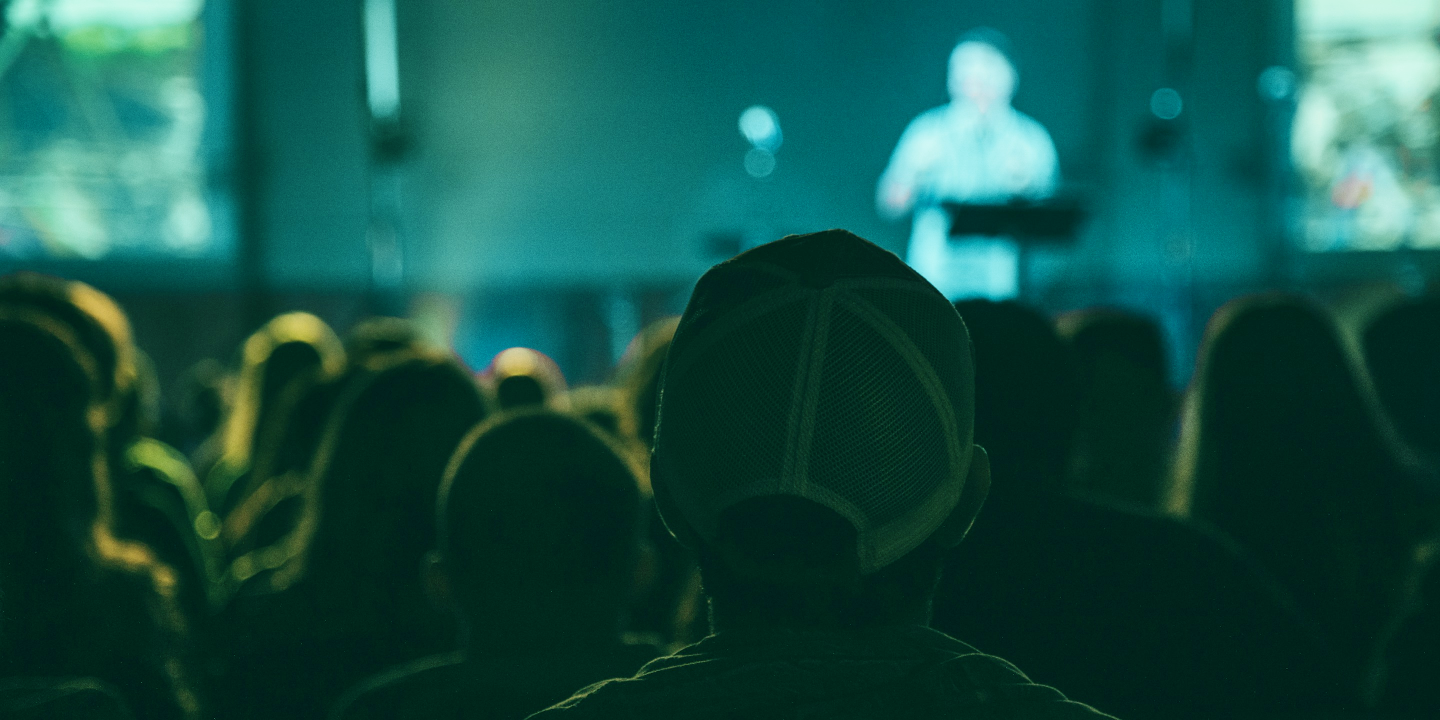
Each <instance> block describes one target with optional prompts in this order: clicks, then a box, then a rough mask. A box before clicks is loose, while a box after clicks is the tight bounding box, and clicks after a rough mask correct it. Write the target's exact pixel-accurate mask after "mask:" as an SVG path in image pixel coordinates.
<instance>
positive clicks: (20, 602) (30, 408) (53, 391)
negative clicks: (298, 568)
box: [0, 306, 195, 715]
mask: <svg viewBox="0 0 1440 720" xmlns="http://www.w3.org/2000/svg"><path fill="white" fill-rule="evenodd" d="M0 348H4V351H3V352H0V596H3V597H4V603H5V607H4V612H3V613H0V666H3V668H4V670H5V672H7V673H10V674H20V675H26V674H62V675H107V674H110V676H111V677H115V676H117V675H118V676H119V677H124V678H131V679H135V680H137V682H144V683H148V684H146V685H145V686H143V687H142V686H138V685H136V684H131V685H129V686H126V687H124V688H122V690H124V691H126V693H127V695H128V697H129V699H130V700H131V702H132V703H134V704H136V705H138V706H139V707H137V710H139V711H141V712H144V713H146V714H147V715H149V714H151V713H155V712H162V711H168V712H174V711H175V709H176V708H177V707H178V708H183V709H184V710H186V711H188V712H194V711H195V699H194V696H193V694H191V693H190V690H189V688H188V687H187V686H184V685H183V682H182V680H181V676H182V674H183V669H182V665H181V664H180V663H179V662H178V660H177V659H176V658H175V656H174V655H172V654H171V653H172V652H173V650H174V648H173V647H172V646H171V645H170V643H172V642H173V641H174V640H175V638H176V637H177V636H178V634H179V633H180V632H181V631H182V630H183V624H182V620H181V618H180V616H179V614H178V611H177V609H176V607H175V605H174V592H175V582H176V580H175V574H174V571H173V570H171V569H170V568H168V567H166V566H164V565H163V564H161V563H159V562H157V561H156V560H155V558H154V554H153V553H152V552H151V551H150V549H149V548H147V547H145V546H143V545H139V544H135V543H131V542H127V541H123V540H118V539H116V538H115V536H114V535H113V534H112V532H111V527H112V510H111V489H110V481H109V463H108V461H107V455H106V441H105V432H106V423H107V420H108V416H107V411H106V408H105V407H104V406H103V405H102V404H101V403H100V402H98V400H97V398H98V397H100V396H101V388H102V387H105V384H104V383H103V382H102V381H101V377H102V373H101V372H100V370H99V364H98V363H97V362H95V360H94V359H93V358H91V357H90V356H89V354H88V353H87V352H86V350H85V349H84V347H83V346H82V343H81V342H80V339H79V336H78V335H77V334H76V333H75V332H73V330H72V329H71V328H70V327H69V326H68V325H67V324H66V323H64V322H61V321H58V320H56V319H55V318H53V317H51V316H49V315H47V314H44V313H41V312H38V311H36V310H35V309H34V308H31V307H15V306H0ZM111 673H114V674H111Z"/></svg>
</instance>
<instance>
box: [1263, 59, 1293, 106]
mask: <svg viewBox="0 0 1440 720" xmlns="http://www.w3.org/2000/svg"><path fill="white" fill-rule="evenodd" d="M1295 85H1296V80H1295V72H1294V71H1292V70H1291V69H1290V68H1287V67H1285V66H1283V65H1271V66H1270V67H1268V68H1265V70H1264V72H1261V73H1260V79H1259V81H1258V82H1257V87H1258V88H1259V90H1260V97H1263V98H1265V99H1266V100H1272V101H1276V102H1279V101H1281V100H1289V99H1290V97H1291V96H1292V95H1294V94H1295Z"/></svg>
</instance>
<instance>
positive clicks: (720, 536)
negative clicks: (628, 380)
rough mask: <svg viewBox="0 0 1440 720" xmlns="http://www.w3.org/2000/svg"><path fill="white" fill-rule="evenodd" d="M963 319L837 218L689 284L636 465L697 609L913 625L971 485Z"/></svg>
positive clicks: (974, 485)
mask: <svg viewBox="0 0 1440 720" xmlns="http://www.w3.org/2000/svg"><path fill="white" fill-rule="evenodd" d="M971 367H972V366H971V355H970V347H969V339H968V336H967V335H966V332H965V325H964V323H962V322H961V321H960V318H959V316H958V315H956V313H955V311H954V309H953V308H952V307H951V306H950V304H949V303H948V302H947V301H946V300H945V298H944V297H943V296H942V295H941V294H940V293H939V292H938V291H936V290H935V288H934V287H932V286H931V285H930V284H929V283H927V282H926V281H925V280H924V278H922V277H920V275H918V274H917V273H915V271H913V270H911V269H910V268H909V267H908V266H906V265H905V264H904V263H903V262H901V261H900V259H899V258H897V257H895V256H894V255H893V254H891V253H889V252H886V251H885V250H882V249H880V248H878V247H876V246H874V245H872V244H870V243H868V242H866V241H865V240H863V239H861V238H859V237H856V236H854V235H852V234H850V233H848V232H845V231H843V230H832V231H828V232H822V233H814V234H810V235H797V236H790V237H787V238H784V239H782V240H779V241H776V242H773V243H769V244H767V245H762V246H760V247H758V248H756V249H754V250H750V251H747V252H745V253H742V254H741V255H739V256H737V257H735V258H733V259H731V260H729V261H726V262H724V263H721V264H719V265H717V266H715V267H713V268H711V269H710V271H709V272H707V273H706V274H705V276H704V277H702V278H701V279H700V282H699V283H698V284H697V285H696V287H695V291H694V294H693V295H692V296H691V298H690V303H689V305H688V306H687V307H686V309H685V314H684V316H683V317H682V319H681V321H680V325H679V328H678V330H677V331H676V334H675V340H674V344H673V345H672V347H671V348H670V353H669V358H668V360H667V361H666V366H665V376H664V379H663V381H662V389H661V393H660V409H659V422H658V423H657V425H656V433H655V451H654V454H653V455H652V458H651V482H652V484H653V487H654V491H655V497H656V501H657V502H658V503H659V506H660V511H661V514H662V515H663V516H664V519H665V522H666V524H667V525H668V526H669V527H670V529H671V531H672V532H674V533H675V535H676V537H678V538H680V539H681V541H682V542H684V543H686V544H687V545H689V546H691V547H693V548H695V549H696V550H697V551H698V552H699V555H700V558H701V567H702V573H703V575H704V581H705V587H706V590H707V592H708V593H709V595H710V599H711V609H712V614H713V618H714V622H715V623H716V624H717V625H718V626H722V627H723V626H726V625H751V626H755V625H770V626H781V627H797V626H810V627H837V626H855V625H867V624H877V623H893V622H911V623H913V622H924V621H925V615H926V612H927V610H928V604H929V599H930V596H931V594H932V592H933V589H934V584H935V582H936V580H937V579H938V577H939V568H940V562H941V559H942V556H943V555H944V551H945V549H947V548H948V547H950V546H952V545H954V544H955V543H958V542H959V540H960V538H961V537H963V536H964V534H965V532H966V531H967V530H968V529H969V526H970V523H971V521H972V520H973V518H974V516H975V513H977V512H978V511H979V506H980V504H981V502H983V499H984V495H985V491H986V489H987V486H988V472H987V471H986V468H987V465H986V463H985V462H984V460H983V459H982V458H983V457H984V453H983V452H977V451H976V448H975V446H974V445H973V444H972V442H971V430H970V426H971V416H972V411H971V408H972V404H971V403H972V397H973V373H972V370H971Z"/></svg>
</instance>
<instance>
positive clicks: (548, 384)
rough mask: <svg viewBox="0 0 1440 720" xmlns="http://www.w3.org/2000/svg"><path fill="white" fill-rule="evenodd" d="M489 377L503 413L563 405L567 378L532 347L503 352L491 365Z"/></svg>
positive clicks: (496, 402)
mask: <svg viewBox="0 0 1440 720" xmlns="http://www.w3.org/2000/svg"><path fill="white" fill-rule="evenodd" d="M485 377H486V378H487V379H488V381H489V383H490V385H491V386H492V387H493V388H494V391H495V406H496V408H497V409H499V410H515V409H517V408H525V407H554V406H557V405H563V398H564V395H565V376H564V375H562V374H560V366H558V365H556V364H555V361H554V360H551V359H550V358H549V357H548V356H546V355H545V353H542V352H540V351H538V350H531V349H530V348H523V347H513V348H510V349H508V350H503V351H501V352H500V354H498V355H496V356H495V359H494V360H492V361H491V362H490V367H489V368H488V369H487V370H486V371H485Z"/></svg>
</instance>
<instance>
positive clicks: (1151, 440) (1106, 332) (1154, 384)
mask: <svg viewBox="0 0 1440 720" xmlns="http://www.w3.org/2000/svg"><path fill="white" fill-rule="evenodd" d="M1056 325H1057V328H1058V329H1059V331H1060V334H1061V336H1062V337H1064V338H1065V339H1066V340H1068V341H1069V344H1070V349H1071V351H1072V354H1073V356H1074V358H1075V368H1076V384H1077V403H1076V429H1077V432H1076V436H1075V448H1074V454H1073V456H1072V460H1071V463H1070V476H1071V477H1070V485H1071V487H1072V488H1074V489H1075V490H1076V491H1077V492H1081V493H1085V494H1089V495H1093V496H1095V497H1099V498H1106V499H1111V500H1116V501H1121V502H1128V503H1133V504H1135V505H1136V506H1139V507H1144V508H1148V509H1152V510H1153V509H1159V507H1160V502H1161V499H1162V497H1163V495H1164V488H1165V481H1166V480H1167V478H1168V474H1169V467H1170V448H1171V445H1172V444H1173V440H1174V436H1175V427H1176V420H1177V419H1178V418H1177V416H1178V413H1177V410H1178V402H1177V398H1176V393H1175V392H1174V391H1173V390H1172V389H1171V387H1170V378H1169V364H1170V363H1169V360H1168V359H1167V358H1166V355H1165V337H1164V334H1163V333H1162V332H1161V329H1160V325H1159V324H1158V323H1157V322H1156V321H1155V320H1154V319H1153V318H1150V317H1148V316H1145V315H1141V314H1139V313H1133V312H1128V311H1123V310H1110V309H1106V310H1084V311H1079V312H1075V313H1070V314H1068V315H1064V316H1062V317H1061V318H1060V319H1059V320H1058V321H1057V323H1056Z"/></svg>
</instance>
